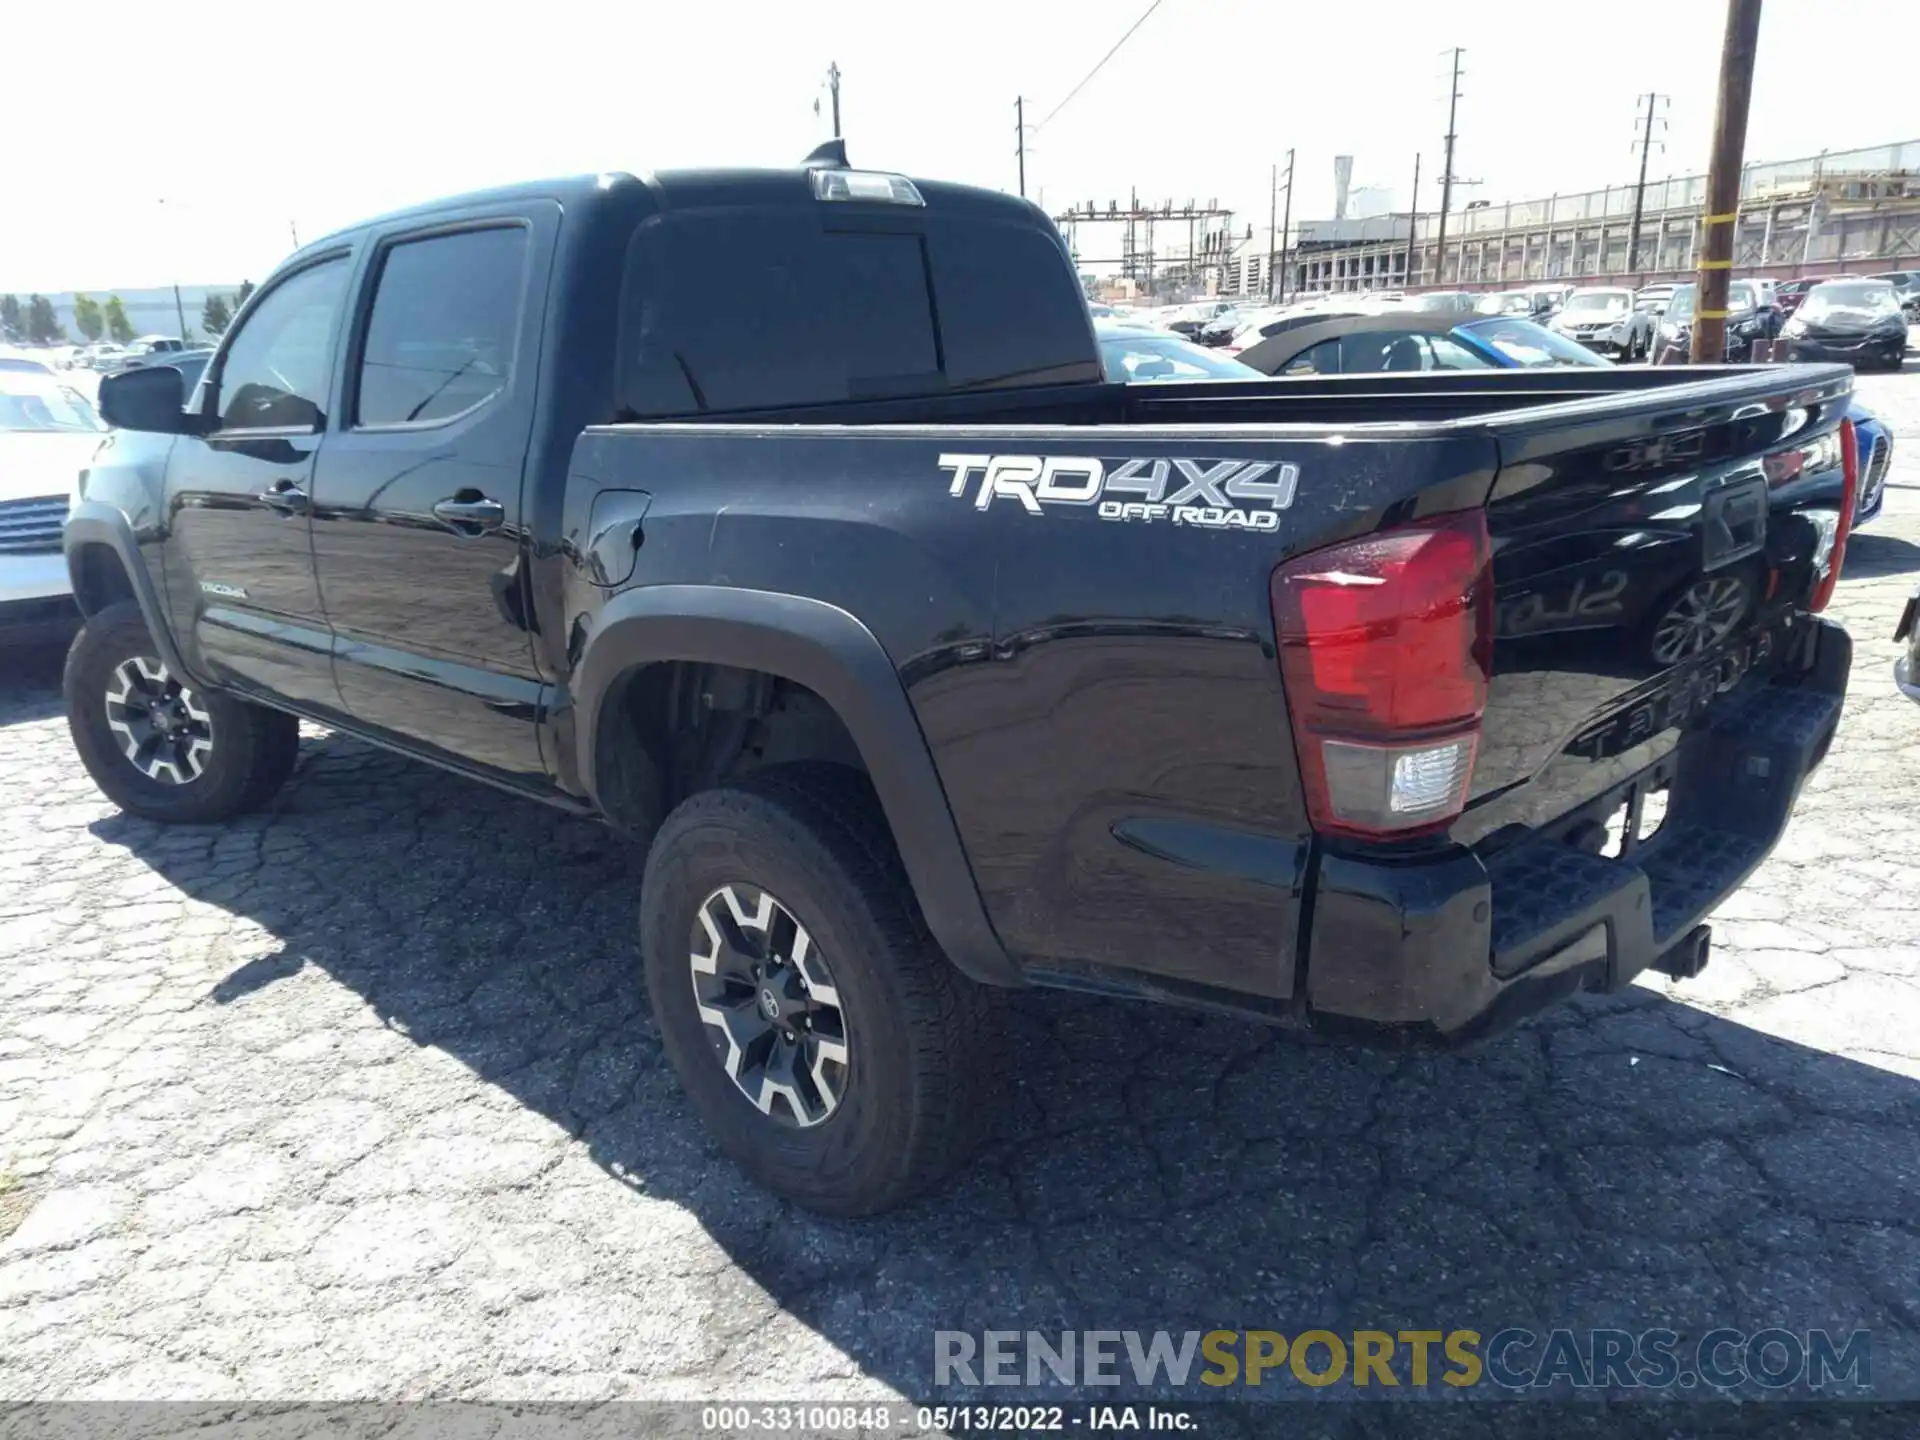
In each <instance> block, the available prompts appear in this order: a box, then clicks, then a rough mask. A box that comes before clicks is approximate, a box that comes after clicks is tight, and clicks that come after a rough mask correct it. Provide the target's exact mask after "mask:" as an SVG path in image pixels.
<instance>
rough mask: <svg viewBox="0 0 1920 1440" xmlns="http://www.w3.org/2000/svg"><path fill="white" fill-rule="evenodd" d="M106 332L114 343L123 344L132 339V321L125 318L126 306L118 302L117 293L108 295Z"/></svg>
mask: <svg viewBox="0 0 1920 1440" xmlns="http://www.w3.org/2000/svg"><path fill="white" fill-rule="evenodd" d="M105 313H106V317H107V334H109V335H111V336H112V337H113V339H114V343H115V344H117V345H124V344H126V343H127V342H128V341H129V340H131V339H133V322H132V321H131V320H129V319H127V307H126V306H125V305H122V304H121V303H120V297H119V296H118V295H109V296H108V297H107V305H106V312H105Z"/></svg>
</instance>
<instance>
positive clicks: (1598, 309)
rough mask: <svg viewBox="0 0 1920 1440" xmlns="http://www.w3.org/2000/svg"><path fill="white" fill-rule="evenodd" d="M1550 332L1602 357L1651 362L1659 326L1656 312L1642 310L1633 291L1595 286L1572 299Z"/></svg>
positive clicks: (1554, 320)
mask: <svg viewBox="0 0 1920 1440" xmlns="http://www.w3.org/2000/svg"><path fill="white" fill-rule="evenodd" d="M1547 328H1548V329H1549V330H1552V331H1553V332H1554V333H1556V334H1559V335H1564V336H1566V337H1567V339H1569V340H1577V341H1579V342H1580V344H1582V345H1584V346H1586V347H1587V348H1588V349H1589V350H1592V351H1594V352H1596V353H1598V354H1601V355H1611V356H1614V357H1616V358H1618V359H1621V360H1647V359H1651V358H1652V356H1653V351H1654V344H1655V340H1656V335H1657V330H1658V322H1657V321H1656V320H1655V318H1654V314H1653V311H1652V310H1650V309H1645V310H1643V309H1640V308H1639V307H1638V305H1637V302H1636V297H1635V295H1634V293H1633V291H1631V290H1628V289H1625V288H1623V287H1617V286H1604V285H1595V286H1589V287H1588V288H1586V289H1584V290H1576V291H1574V292H1573V293H1572V294H1571V295H1569V296H1568V297H1567V300H1566V304H1565V305H1563V306H1562V307H1561V309H1560V313H1559V314H1558V315H1556V316H1554V317H1553V323H1552V324H1550V325H1549V326H1548V327H1547Z"/></svg>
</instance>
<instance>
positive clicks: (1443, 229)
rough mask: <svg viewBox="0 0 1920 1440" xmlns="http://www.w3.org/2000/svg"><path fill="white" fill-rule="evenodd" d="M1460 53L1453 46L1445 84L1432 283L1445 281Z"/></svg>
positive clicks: (1458, 94) (1458, 97)
mask: <svg viewBox="0 0 1920 1440" xmlns="http://www.w3.org/2000/svg"><path fill="white" fill-rule="evenodd" d="M1460 55H1461V50H1460V47H1459V46H1458V45H1456V46H1454V47H1453V79H1452V80H1451V81H1450V82H1449V83H1448V85H1447V154H1446V159H1445V161H1444V162H1443V168H1442V169H1441V171H1440V238H1439V239H1438V240H1437V241H1436V242H1435V244H1434V252H1433V283H1434V284H1436V285H1444V284H1445V283H1446V278H1447V277H1446V269H1447V207H1448V206H1449V205H1451V204H1452V203H1453V140H1454V127H1453V121H1454V116H1455V114H1456V112H1457V111H1458V108H1459V105H1460Z"/></svg>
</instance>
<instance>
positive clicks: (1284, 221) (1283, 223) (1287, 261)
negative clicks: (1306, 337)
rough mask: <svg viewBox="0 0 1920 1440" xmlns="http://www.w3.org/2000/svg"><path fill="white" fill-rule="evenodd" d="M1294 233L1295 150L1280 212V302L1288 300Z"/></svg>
mask: <svg viewBox="0 0 1920 1440" xmlns="http://www.w3.org/2000/svg"><path fill="white" fill-rule="evenodd" d="M1292 233H1293V151H1292V149H1291V148H1289V149H1288V151H1287V205H1286V208H1285V209H1284V210H1282V211H1281V212H1280V303H1281V304H1283V305H1284V304H1286V302H1287V270H1288V269H1289V268H1290V267H1291V265H1292V263H1293V261H1292V257H1291V256H1290V255H1289V254H1288V251H1287V246H1288V241H1289V239H1290V237H1291V235H1292Z"/></svg>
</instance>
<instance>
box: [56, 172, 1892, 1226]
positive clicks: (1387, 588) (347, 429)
mask: <svg viewBox="0 0 1920 1440" xmlns="http://www.w3.org/2000/svg"><path fill="white" fill-rule="evenodd" d="M1850 384H1851V376H1850V372H1849V371H1848V370H1847V369H1846V368H1845V367H1842V366H1797V367H1767V368H1750V369H1729V368H1702V369H1692V370H1688V369H1645V370H1624V369H1623V370H1599V369H1577V370H1565V371H1552V370H1547V371H1536V372H1488V373H1478V374H1475V373H1456V374H1446V373H1432V374H1385V375H1367V376H1333V377H1321V378H1310V379H1303V380H1276V381H1239V382H1207V383H1197V384H1175V385H1132V386H1128V385H1112V384H1107V383H1105V382H1104V381H1103V379H1102V372H1101V364H1100V356H1099V352H1098V348H1097V346H1096V342H1095V337H1094V331H1093V327H1092V324H1091V323H1090V320H1089V316H1088V311H1087V307H1086V304H1085V302H1084V300H1083V298H1082V291H1081V287H1080V285H1079V282H1078V278H1077V276H1076V274H1075V272H1074V267H1073V265H1072V263H1071V261H1070V259H1069V256H1068V254H1067V252H1066V250H1065V248H1064V247H1063V245H1062V243H1061V241H1060V238H1059V236H1058V234H1057V233H1056V232H1055V231H1054V229H1053V227H1052V226H1051V225H1050V224H1049V223H1048V221H1047V219H1046V218H1045V216H1044V215H1043V214H1042V213H1041V212H1040V211H1038V210H1037V209H1035V208H1034V207H1033V206H1032V205H1029V204H1027V203H1026V202H1024V201H1021V200H1017V199H1014V198H1011V197H1009V196H1006V195H1002V194H998V193H992V192H986V191H981V190H975V189H968V188H964V187H960V186H954V185H945V184H935V183H930V182H924V181H913V180H909V179H906V178H904V177H901V176H897V175H888V174H881V173H877V172H870V171H859V170H853V169H850V168H848V167H847V165H846V163H845V159H844V155H843V154H835V153H832V152H831V151H828V152H827V153H816V155H815V156H814V157H812V158H811V160H810V161H809V163H808V164H807V165H806V166H805V167H804V168H797V169H794V170H787V171H760V172H749V171H734V172H698V173H695V172H684V173H660V174H654V175H648V176H641V177H636V176H632V175H624V174H608V175H599V176H591V177H586V178H582V179H576V180H569V181H564V182H559V183H553V184H539V185H527V186H523V187H517V188H512V189H504V190H498V191H493V192H488V193H483V194H474V195H468V196H464V197H461V198H458V199H454V200H449V201H446V202H443V203H439V204H434V205H429V206H425V207H422V208H420V209H417V210H412V211H408V212H405V213H402V214H396V215H392V216H389V217H386V218H384V219H379V220H374V221H370V222H368V223H367V224H364V225H361V226H358V227H356V228H354V229H352V230H348V231H345V232H343V233H341V234H338V235H335V236H332V237H330V238H328V239H325V240H321V241H319V242H317V243H315V244H312V245H309V246H307V247H306V248H304V249H303V250H301V251H300V252H299V253H298V254H296V255H294V256H293V257H292V258H291V259H289V260H288V261H287V262H286V263H285V264H284V265H283V266H282V267H281V268H280V269H279V271H278V272H277V273H276V274H274V275H273V277H272V278H271V279H270V280H268V281H267V283H265V284H264V285H262V286H261V287H260V289H259V290H258V291H257V292H256V293H255V294H254V295H253V296H252V298H251V299H250V300H249V302H248V303H247V305H246V306H245V308H244V309H243V310H242V312H241V313H240V315H239V316H238V318H237V320H236V322H235V324H234V326H233V328H232V329H231V331H230V332H229V333H228V334H227V336H226V337H225V339H224V340H223V341H222V343H221V345H220V348H219V351H218V353H217V354H216V355H215V356H214V358H213V360H212V362H211V363H210V364H209V365H208V366H207V368H206V370H205V372H204V374H203V375H202V377H201V378H200V380H199V381H198V383H197V384H196V385H195V386H194V387H193V388H192V391H191V393H190V394H189V393H187V391H186V388H185V386H184V385H183V383H182V381H181V379H180V376H179V375H178V374H177V372H175V371H173V370H170V369H165V368H157V369H146V370H140V371H135V372H132V373H129V374H126V375H121V376H116V377H113V378H111V379H109V380H107V381H105V382H104V383H103V385H102V387H101V408H102V411H103V413H104V414H105V415H106V417H107V418H108V419H109V420H110V421H111V422H112V423H113V424H115V425H117V426H119V427H121V428H122V430H123V432H150V433H149V434H146V435H140V434H135V435H132V436H130V437H129V436H126V435H124V434H123V435H122V436H121V437H119V439H118V440H117V442H115V444H110V445H109V446H108V448H107V450H106V451H105V452H104V453H103V455H102V456H101V457H100V458H99V459H98V460H97V461H96V462H95V464H94V466H93V468H92V469H91V471H90V472H89V473H88V474H87V475H86V476H85V478H84V488H83V494H82V496H81V498H80V500H79V501H78V503H77V504H76V506H75V508H74V510H73V514H72V518H71V520H70V522H69V524H68V527H67V538H66V545H67V555H68V558H69V561H70V566H71V570H72V575H73V581H74V590H75V593H76V594H77V596H78V597H79V601H80V604H81V607H82V609H83V610H84V612H85V614H86V616H87V623H86V628H85V630H84V633H83V634H82V635H81V636H80V638H79V639H78V640H77V641H76V642H75V645H74V647H73V650H72V653H71V656H70V658H69V660H68V664H67V669H66V681H65V683H66V696H67V701H68V712H69V716H70V723H71V726H72V733H73V738H74V743H75V745H76V747H77V748H78V750H79V753H80V756H81V759H82V761H83V762H84V763H85V765H86V767H87V769H88V771H89V772H90V774H91V775H92V776H93V777H94V779H95V780H96V781H97V783H98V784H99V786H100V788H101V789H102V790H103V791H104V792H105V793H106V794H107V795H108V796H109V797H110V798H111V799H112V800H113V801H114V802H115V803H116V804H118V805H119V806H120V807H122V808H123V809H125V810H127V811H130V812H133V813H135V814H138V815H142V816H147V817H151V818H153V819H156V820H163V821H180V822H188V823H208V822H217V821H220V820H222V819H223V818H225V817H228V816H231V815H233V814H235V813H236V812H238V811H241V810H243V809H245V808H246V807H249V806H257V805H260V804H262V803H263V802H265V801H266V800H267V799H268V798H269V797H270V796H271V795H272V794H273V793H274V791H275V789H276V787H277V786H279V785H280V784H281V782H282V781H283V780H284V779H285V778H286V777H287V775H288V773H289V772H290V770H291V769H292V767H293V763H294V758H295V751H296V745H297V719H296V717H301V716H305V717H309V718H312V719H314V720H317V721H320V722H322V723H324V724H326V725H328V726H332V727H336V728H338V729H341V730H344V731H348V732H351V733H352V734H355V735H358V736H360V737H362V738H364V739H366V740H368V741H371V742H373V743H375V744H378V745H385V746H390V747H393V748H395V749H398V750H401V751H404V752H406V753H408V754H410V755H415V756H418V757H420V758H422V759H425V760H428V761H431V762H433V763H435V764H438V765H442V766H445V767H447V768H449V769H452V770H456V771H459V772H461V773H463V774H466V775H470V776H472V777H473V778H475V779H478V780H484V781H488V782H491V783H493V784H496V785H499V786H503V787H505V788H507V789H509V790H512V791H513V792H515V793H517V794H521V795H526V796H531V797H533V798H536V799H539V800H543V801H546V802H549V803H551V804H554V805H558V806H563V807H566V808H568V809H571V810H575V811H578V812H580V813H582V814H589V815H596V816H599V817H602V818H604V819H605V820H606V821H608V822H610V824H611V825H612V826H613V827H615V828H616V829H617V830H618V831H620V832H624V833H625V834H627V835H630V836H633V837H637V838H638V840H640V841H641V842H642V843H646V844H649V845H650V847H651V848H650V850H649V852H648V854H647V858H646V863H645V871H644V875H643V876H639V877H636V881H637V884H636V890H637V899H638V902H639V913H638V932H637V936H636V939H637V940H638V942H639V949H640V953H641V955H642V956H643V957H644V959H643V967H644V975H645V979H646V983H647V985H648V988H649V992H650V995H651V999H652V1004H653V1007H654V1010H655V1013H656V1015H657V1017H658V1023H659V1028H660V1032H661V1036H662V1039H663V1043H664V1044H665V1047H666V1049H667V1052H668V1054H669V1056H670V1057H671V1059H672V1061H673V1063H674V1065H675V1066H676V1068H677V1069H678V1072H679V1074H680V1076H681V1078H682V1081H683V1083H684V1084H685V1086H686V1089H687V1092H688V1094H689V1095H690V1096H691V1099H692V1102H693V1104H694V1105H695V1107H696V1109H697V1110H698V1111H699V1113H700V1114H701V1115H702V1116H703V1117H704V1119H705V1120H706V1121H707V1122H708V1123H709V1124H710V1125H711V1127H712V1128H713V1130H714V1132H715V1134H716V1135H717V1136H718V1138H719V1140H720V1142H721V1143H722V1145H723V1146H724V1148H725V1149H726V1150H727V1151H728V1152H729V1153H730V1154H731V1155H733V1156H734V1157H735V1158H736V1159H737V1160H738V1161H739V1163H740V1164H741V1165H742V1166H743V1167H744V1169H745V1170H746V1171H747V1172H748V1173H749V1174H750V1175H752V1176H753V1177H754V1178H756V1179H757V1180H759V1181H761V1182H763V1183H764V1184H766V1185H769V1186H771V1187H773V1188H774V1189H776V1190H778V1191H780V1192H782V1193H784V1194H786V1195H789V1196H791V1197H793V1198H795V1199H797V1200H799V1201H801V1202H802V1203H804V1204H807V1205H810V1206H813V1207H816V1208H819V1209H822V1210H826V1211H831V1212H838V1213H859V1212H867V1211H873V1210H877V1209H880V1208H884V1207H886V1206H888V1205H890V1204H893V1203H895V1202H897V1201H899V1200H900V1199H902V1198H903V1197H905V1196H907V1195H908V1194H910V1193H912V1192H914V1191H915V1190H916V1189H918V1188H920V1187H922V1186H924V1185H925V1184H926V1183H928V1182H929V1181H930V1180H932V1179H933V1178H934V1177H936V1176H938V1175H939V1174H940V1173H941V1172H942V1171H943V1170H945V1169H946V1168H948V1167H949V1166H951V1165H953V1164H954V1163H955V1162H956V1161H957V1160H958V1159H959V1158H960V1157H961V1156H962V1155H963V1154H964V1153H965V1151H966V1147H967V1143H968V1141H969V1139H970V1138H971V1137H973V1136H976V1135H977V1134H978V1133H979V1132H980V1130H981V1129H982V1128H983V1126H984V1125H987V1124H990V1123H991V1121H992V1119H993V1116H994V1106H993V1103H992V1100H991V1097H990V1092H991V1088H992V1086H993V1085H994V1083H995V1082H996V1081H997V1080H999V1079H1001V1078H1003V1073H1004V1066H1003V1065H1002V1064H1001V1062H1000V1061H998V1060H997V1059H996V1058H995V1052H994V1049H993V1036H994V1032H995V1024H994V1019H995V1015H996V1012H997V1008H998V1007H997V1006H996V1005H995V1004H994V1003H993V997H994V994H995V987H1006V986H1020V985H1051V986H1065V987H1073V988H1079V989H1083V990H1090V991H1096V992H1100V993H1105V994H1111V995H1119V996H1132V997H1138V998H1146V999H1152V1000H1160V1001H1171V1002H1178V1003H1183V1004H1191V1005H1199V1006H1207V1007H1213V1008H1216V1009H1225V1010H1228V1011H1231V1012H1234V1013H1237V1014H1243V1015H1250V1016H1256V1017H1261V1018H1264V1019H1268V1020H1272V1021H1280V1022H1286V1023H1291V1024H1297V1025H1303V1026H1310V1027H1312V1028H1314V1029H1316V1030H1321V1031H1330V1032H1345V1033H1350V1034H1352V1035H1354V1036H1356V1037H1364V1038H1370V1039H1372V1040H1375V1041H1385V1042H1387V1043H1396V1044H1410V1043H1422V1042H1426V1043H1438V1044H1451V1043H1457V1042H1462V1041H1465V1040H1468V1039H1471V1038H1473V1037H1475V1036H1478V1035H1482V1034H1485V1033H1487V1032H1488V1031H1490V1030H1492V1029H1496V1028H1498V1027H1500V1026H1502V1025H1504V1024H1508V1023H1510V1022H1512V1021H1513V1020H1515V1019H1516V1018H1517V1017H1519V1016H1521V1015H1523V1014H1526V1013H1527V1012H1529V1011H1532V1010H1534V1009H1536V1008H1538V1007H1540V1006H1542V1005H1545V1004H1548V1003H1550V1002H1552V1001H1554V1000H1557V999H1559V998H1562V997H1565V996H1568V995H1570V994H1572V993H1573V992H1575V991H1578V990H1581V989H1594V990H1609V989H1615V988H1618V987H1620V986H1623V985H1626V984H1627V983H1629V982H1630V981H1631V980H1632V979H1633V978H1634V976H1635V975H1637V974H1638V973H1640V972H1641V971H1643V970H1645V969H1647V968H1649V967H1653V968H1655V969H1658V970H1661V971H1664V972H1666V973H1668V974H1670V975H1676V976H1684V975H1687V974H1691V973H1693V972H1694V971H1696V970H1697V968H1698V967H1699V966H1700V965H1701V964H1702V963H1703V962H1704V959H1705V952H1706V948H1707V932H1706V928H1705V926H1704V925H1702V923H1701V922H1702V919H1703V917H1704V916H1705V915H1706V914H1707V913H1708V912H1709V911H1710V910H1711V909H1712V907H1713V906H1714V905H1715V904H1716V903H1717V902H1718V901H1719V900H1720V899H1721V898H1722V897H1723V896H1725V895H1726V894H1727V893H1728V892H1729V891H1731V890H1732V889H1733V888H1734V887H1736V886H1737V885H1739V884H1740V883H1741V881H1742V879H1743V878H1744V877H1745V876H1746V875H1747V874H1748V873H1749V872H1750V871H1751V870H1752V869H1753V867H1754V866H1755V865H1756V864H1758V863H1759V861H1760V860H1761V858H1762V857H1763V856H1764V855H1765V854H1766V853H1767V851H1768V849H1769V847H1770V846H1772V845H1773V843H1774V842H1775V840H1776V839H1777V838H1778V837H1779V835H1780V833H1781V830H1782V828H1783V827H1784V826H1785V824H1786V823H1787V817H1788V813H1789V811H1790V809H1791V808H1792V806H1793V803H1794V799H1795V796H1796V794H1797V792H1798V790H1799V787H1800V785H1801V783H1802V782H1803V781H1804V780H1805V778H1806V776H1807V775H1808V773H1809V772H1810V771H1812V769H1813V768H1814V767H1815V766H1816V765H1818V764H1819V763H1820V761H1821V759H1822V757H1823V755H1824V753H1825V751H1826V747H1827V745H1828V743H1829V741H1830V740H1831V738H1832V736H1833V733H1834V728H1835V725H1836V724H1837V722H1838V719H1839V715H1840V703H1841V692H1842V690H1843V688H1844V685H1845V681H1846V677H1847V670H1848V666H1849V662H1850V649H1849V643H1848V639H1847V636H1846V634H1845V632H1844V631H1843V630H1841V629H1839V628H1838V627H1836V626H1835V625H1833V624H1831V623H1830V622H1827V621H1825V620H1822V619H1820V618H1818V617H1817V614H1816V612H1818V611H1819V610H1820V609H1821V608H1822V607H1823V606H1824V605H1825V603H1826V601H1827V599H1828V597H1829V595H1830V594H1831V592H1832V588H1833V585H1834V582H1835V579H1836V578H1837V575H1838V572H1839V569H1840V564H1841V560H1842V557H1843V554H1844V549H1845V542H1846V531H1847V527H1848V523H1849V503H1850V501H1845V500H1843V501H1842V503H1841V504H1839V505H1838V506H1837V507H1836V506H1835V504H1834V503H1833V501H1832V499H1831V495H1832V493H1833V489H1834V487H1833V486H1832V483H1831V480H1832V475H1833V473H1834V472H1835V471H1842V472H1844V475H1845V477H1846V480H1847V486H1846V490H1845V493H1846V495H1848V496H1849V497H1850V496H1851V493H1852V485H1853V483H1854V477H1855V474H1856V470H1857V465H1856V461H1855V456H1854V453H1853V449H1852V435H1851V429H1850V427H1849V426H1847V425H1846V424H1843V422H1842V420H1841V410H1842V408H1843V407H1844V405H1845V404H1846V401H1847V396H1848V392H1849V387H1850ZM116 447H117V449H118V450H120V451H123V452H130V454H131V455H132V456H133V457H135V458H123V459H116ZM136 460H137V463H136ZM1816 492H1817V493H1818V494H1821V495H1826V496H1827V497H1828V498H1827V499H1826V500H1825V501H1823V502H1820V501H1816V500H1815V499H1814V498H1810V497H1812V496H1814V495H1815V494H1816ZM478 839H479V837H476V841H478ZM488 843H499V842H498V838H497V837H495V838H494V839H492V840H490V841H489V842H488ZM639 978H640V977H639V975H638V974H636V982H638V980H639Z"/></svg>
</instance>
